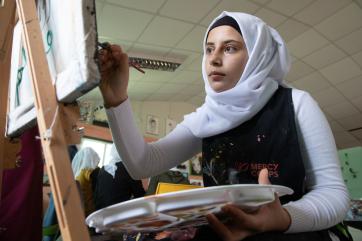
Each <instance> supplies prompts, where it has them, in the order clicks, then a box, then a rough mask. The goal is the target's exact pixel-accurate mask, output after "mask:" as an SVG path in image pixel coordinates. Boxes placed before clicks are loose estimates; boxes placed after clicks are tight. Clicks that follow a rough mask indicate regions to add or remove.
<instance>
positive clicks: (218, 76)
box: [209, 72, 225, 81]
mask: <svg viewBox="0 0 362 241" xmlns="http://www.w3.org/2000/svg"><path fill="white" fill-rule="evenodd" d="M209 77H210V79H211V80H213V81H221V80H223V78H224V77H225V74H224V73H221V72H211V73H210V74H209Z"/></svg>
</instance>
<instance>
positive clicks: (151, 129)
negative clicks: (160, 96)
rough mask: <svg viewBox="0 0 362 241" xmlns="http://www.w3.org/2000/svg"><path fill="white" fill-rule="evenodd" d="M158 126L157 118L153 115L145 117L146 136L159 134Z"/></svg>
mask: <svg viewBox="0 0 362 241" xmlns="http://www.w3.org/2000/svg"><path fill="white" fill-rule="evenodd" d="M159 125H160V120H159V118H157V117H156V116H153V115H148V116H147V124H146V132H147V133H148V134H152V135H158V134H160V132H159Z"/></svg>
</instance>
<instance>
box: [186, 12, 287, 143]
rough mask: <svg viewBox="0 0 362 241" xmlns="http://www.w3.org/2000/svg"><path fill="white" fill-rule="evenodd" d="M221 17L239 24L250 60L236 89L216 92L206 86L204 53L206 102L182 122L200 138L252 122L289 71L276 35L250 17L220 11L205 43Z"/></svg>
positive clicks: (284, 50) (257, 20) (282, 46)
mask: <svg viewBox="0 0 362 241" xmlns="http://www.w3.org/2000/svg"><path fill="white" fill-rule="evenodd" d="M224 16H230V17H232V18H233V19H235V21H236V22H237V23H238V24H239V27H240V30H241V33H242V37H243V39H244V41H245V45H246V48H247V51H248V55H249V59H248V62H247V64H246V66H245V69H244V72H243V73H242V75H241V77H240V80H239V81H238V83H237V84H236V85H235V87H233V88H232V89H229V90H226V91H223V92H220V93H217V92H215V91H214V90H213V89H212V88H211V87H210V85H209V82H208V78H207V73H206V70H205V54H204V57H203V60H202V76H203V78H204V82H205V91H206V98H205V103H204V104H203V105H202V106H201V107H199V108H198V109H197V110H196V112H193V113H191V114H188V115H186V116H185V117H184V121H183V122H182V123H181V125H183V126H185V127H187V128H188V129H189V130H190V131H191V132H192V133H193V134H194V135H195V136H197V137H200V138H204V137H209V136H214V135H217V134H220V133H223V132H226V131H228V130H231V129H233V128H234V127H237V126H239V125H240V124H242V123H244V122H245V121H247V120H249V119H251V118H252V117H253V116H254V115H255V114H256V113H258V112H259V111H260V110H261V109H262V108H263V106H264V105H265V104H266V103H267V102H268V100H269V99H270V97H271V96H272V95H273V94H274V92H275V91H276V90H277V89H278V85H279V84H280V85H285V84H284V83H283V79H284V77H285V76H286V74H287V73H288V71H289V68H290V56H289V54H288V50H287V48H286V46H285V43H284V41H283V39H282V38H281V36H280V35H279V33H278V32H277V31H276V30H275V29H273V28H271V27H269V26H268V25H266V24H265V23H264V22H263V21H262V20H261V19H259V18H257V17H255V16H252V15H249V14H245V13H238V12H222V13H221V14H220V15H219V16H218V17H216V18H215V19H214V20H213V21H212V22H211V24H210V25H209V27H208V29H207V31H206V34H205V37H204V43H206V40H207V39H206V38H207V35H208V32H209V30H210V27H211V26H212V25H213V24H214V23H215V22H216V21H217V20H218V19H220V18H222V17H224ZM204 53H205V44H204Z"/></svg>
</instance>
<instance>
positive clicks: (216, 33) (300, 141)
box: [100, 12, 349, 241]
mask: <svg viewBox="0 0 362 241" xmlns="http://www.w3.org/2000/svg"><path fill="white" fill-rule="evenodd" d="M111 50H112V51H104V50H103V51H101V53H100V60H101V71H102V82H101V85H100V89H101V92H102V95H103V98H104V103H105V106H106V107H107V115H108V120H109V123H110V127H111V129H112V134H113V138H114V142H115V144H116V146H117V149H118V150H119V153H120V154H121V155H122V159H123V160H124V164H125V165H126V167H127V169H128V171H129V172H130V174H131V175H132V176H133V177H134V178H144V177H148V176H152V175H156V174H158V173H160V172H164V171H166V170H168V169H170V168H172V167H174V166H176V165H177V164H179V163H181V162H183V161H185V160H187V159H189V158H191V157H192V156H194V155H195V154H197V153H199V152H200V151H202V156H203V161H202V171H203V178H204V184H205V186H213V185H226V184H236V183H258V182H259V183H263V184H266V183H272V184H280V185H285V186H288V187H290V188H292V189H293V190H294V194H293V195H291V196H289V197H285V198H284V197H283V198H281V199H280V200H279V198H276V200H275V201H274V202H273V203H270V204H267V205H264V206H263V207H261V208H260V209H259V210H258V211H256V212H254V213H245V212H243V211H242V210H240V209H239V208H237V207H235V206H232V205H229V206H226V207H225V208H224V209H223V212H224V213H225V214H226V215H229V216H230V220H231V221H229V222H228V223H222V222H220V221H219V220H218V219H217V217H215V216H214V215H209V216H208V221H209V224H210V225H209V227H207V228H201V229H200V230H198V231H197V233H196V237H195V239H198V240H219V239H222V240H242V239H245V238H246V239H247V240H271V239H272V240H307V239H308V240H310V241H311V240H339V238H338V237H337V236H336V235H334V234H333V233H332V232H330V231H329V228H331V227H332V226H334V225H336V224H337V223H338V222H340V221H342V220H343V218H344V216H345V214H346V212H347V209H348V205H349V197H348V193H347V190H346V187H345V184H344V182H343V179H342V176H341V172H340V166H339V161H338V157H337V151H336V146H335V142H334V138H333V135H332V132H331V130H330V128H329V125H328V123H327V121H326V119H325V117H324V115H323V113H322V111H321V110H320V109H319V107H318V105H317V103H316V102H315V101H314V100H313V99H312V97H311V96H310V95H309V94H308V93H306V92H304V91H301V90H297V89H291V88H286V86H285V84H284V82H283V79H284V77H285V76H286V74H287V73H288V71H289V67H290V59H289V55H288V52H287V49H286V47H285V43H284V42H283V40H282V38H281V37H280V35H279V34H278V33H277V32H276V30H274V29H272V28H270V27H269V26H267V25H266V24H265V23H264V22H263V21H262V20H260V19H259V18H256V17H254V16H251V15H248V14H244V13H232V12H223V13H222V14H221V15H219V16H218V17H217V18H216V19H215V20H214V21H213V22H212V23H211V24H210V26H209V28H208V29H207V32H206V35H205V39H204V57H203V62H202V74H203V78H204V82H205V91H206V98H205V103H204V104H203V105H202V106H201V107H200V108H198V109H197V110H196V111H195V112H193V113H191V114H189V115H187V116H185V118H184V121H183V122H182V123H180V124H179V125H177V127H176V128H175V129H174V130H173V131H172V132H171V133H169V134H168V135H167V136H166V137H164V138H162V139H160V140H159V141H157V142H154V143H150V144H148V143H145V142H144V141H143V138H142V136H141V135H140V134H139V132H138V131H137V130H136V125H135V122H134V120H133V116H132V111H131V107H130V102H129V99H128V97H127V84H128V79H129V70H128V57H127V55H126V54H125V53H123V52H122V49H121V48H120V47H119V46H115V45H113V46H112V47H111ZM210 229H212V230H210ZM215 233H216V234H217V235H215Z"/></svg>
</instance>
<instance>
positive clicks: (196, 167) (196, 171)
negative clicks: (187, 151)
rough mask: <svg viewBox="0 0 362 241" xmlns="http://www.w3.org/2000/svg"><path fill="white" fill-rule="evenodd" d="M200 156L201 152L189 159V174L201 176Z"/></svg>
mask: <svg viewBox="0 0 362 241" xmlns="http://www.w3.org/2000/svg"><path fill="white" fill-rule="evenodd" d="M201 162H202V157H201V154H198V155H195V156H194V157H192V158H191V159H190V160H189V167H190V175H191V176H201V175H202V163H201Z"/></svg>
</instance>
